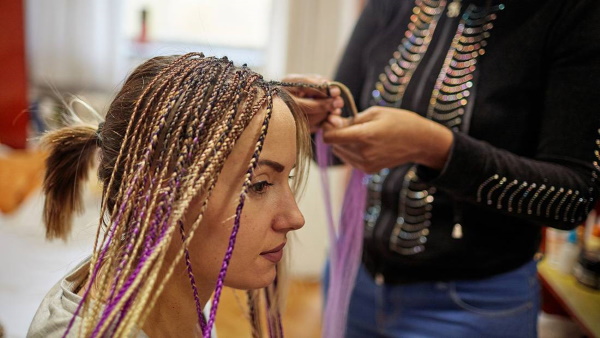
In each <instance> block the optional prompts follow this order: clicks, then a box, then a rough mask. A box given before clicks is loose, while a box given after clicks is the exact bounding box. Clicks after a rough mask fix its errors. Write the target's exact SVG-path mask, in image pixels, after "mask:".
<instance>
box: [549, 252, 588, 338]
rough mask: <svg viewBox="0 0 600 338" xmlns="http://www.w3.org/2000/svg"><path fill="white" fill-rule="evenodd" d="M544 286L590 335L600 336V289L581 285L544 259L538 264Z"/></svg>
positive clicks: (554, 299)
mask: <svg viewBox="0 0 600 338" xmlns="http://www.w3.org/2000/svg"><path fill="white" fill-rule="evenodd" d="M538 273H539V277H540V281H541V282H542V288H543V289H544V290H545V291H547V292H548V293H547V295H549V296H550V298H551V299H547V298H546V299H544V301H546V302H548V301H549V302H556V303H557V305H558V306H560V308H562V309H563V310H564V312H565V313H566V314H567V315H568V316H569V317H571V318H572V319H573V320H574V321H575V322H577V323H578V324H579V326H580V327H581V329H582V331H584V332H585V333H586V335H587V336H588V337H600V290H593V289H591V288H588V287H586V286H584V285H581V284H580V283H579V282H578V281H577V280H576V279H575V277H573V276H572V275H567V274H564V273H562V272H560V271H557V270H556V269H554V267H552V266H551V265H550V264H548V262H547V261H545V260H542V261H540V263H539V264H538Z"/></svg>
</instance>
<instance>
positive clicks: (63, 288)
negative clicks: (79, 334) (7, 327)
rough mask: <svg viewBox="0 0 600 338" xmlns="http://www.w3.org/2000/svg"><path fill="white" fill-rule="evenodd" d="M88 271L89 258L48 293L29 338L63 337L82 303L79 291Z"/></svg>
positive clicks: (30, 329) (75, 324) (30, 328)
mask: <svg viewBox="0 0 600 338" xmlns="http://www.w3.org/2000/svg"><path fill="white" fill-rule="evenodd" d="M88 270H89V258H87V259H85V260H84V261H82V262H81V263H80V264H78V265H77V266H76V267H75V268H74V269H73V270H72V271H71V272H69V273H68V274H67V275H66V276H65V277H63V278H62V279H61V280H60V281H59V282H58V283H56V285H54V286H53V287H52V289H50V291H48V293H47V294H46V296H45V297H44V299H43V300H42V303H41V304H40V306H39V308H38V310H37V312H36V313H35V315H34V316H33V320H32V321H31V325H30V326H29V332H28V333H27V337H28V338H29V337H31V338H34V337H35V338H37V337H40V338H41V337H62V336H63V334H64V332H65V330H66V329H67V327H68V325H69V322H70V321H71V318H73V314H74V313H75V311H76V310H77V305H78V304H79V302H80V301H81V297H80V296H79V295H78V294H77V290H78V289H79V287H80V286H81V284H82V283H83V282H84V281H85V278H86V276H87V273H88ZM78 323H79V318H76V320H75V323H74V326H77V324H78ZM74 329H76V328H75V327H74ZM76 331H77V330H73V331H72V332H76Z"/></svg>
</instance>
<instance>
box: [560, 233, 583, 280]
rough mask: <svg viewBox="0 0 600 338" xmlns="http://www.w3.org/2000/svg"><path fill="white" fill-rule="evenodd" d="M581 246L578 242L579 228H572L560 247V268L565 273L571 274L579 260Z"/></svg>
mask: <svg viewBox="0 0 600 338" xmlns="http://www.w3.org/2000/svg"><path fill="white" fill-rule="evenodd" d="M579 252H580V248H579V245H578V244H577V230H571V231H570V232H569V234H568V235H567V240H566V241H565V243H563V244H562V246H561V248H560V254H559V257H558V265H557V267H558V270H559V271H561V272H562V273H565V274H571V272H573V267H574V266H575V263H576V262H577V257H578V256H579Z"/></svg>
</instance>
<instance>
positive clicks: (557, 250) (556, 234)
mask: <svg viewBox="0 0 600 338" xmlns="http://www.w3.org/2000/svg"><path fill="white" fill-rule="evenodd" d="M568 234H569V232H568V231H564V230H558V229H553V228H546V246H545V251H544V256H545V259H547V261H548V263H549V264H550V265H552V266H553V267H554V268H558V266H559V263H560V256H561V251H562V247H563V245H564V244H565V242H566V241H567V236H568Z"/></svg>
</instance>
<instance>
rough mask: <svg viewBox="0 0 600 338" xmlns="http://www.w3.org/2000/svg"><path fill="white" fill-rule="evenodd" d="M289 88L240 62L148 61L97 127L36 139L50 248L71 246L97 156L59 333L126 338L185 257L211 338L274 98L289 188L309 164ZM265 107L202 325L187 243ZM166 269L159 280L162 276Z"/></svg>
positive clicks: (272, 299)
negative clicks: (78, 284)
mask: <svg viewBox="0 0 600 338" xmlns="http://www.w3.org/2000/svg"><path fill="white" fill-rule="evenodd" d="M286 85H294V86H298V84H286V83H277V82H268V81H265V80H264V79H263V78H262V76H260V75H259V74H257V73H255V72H253V71H251V70H250V69H249V68H247V67H246V66H245V65H244V66H242V67H236V66H234V65H233V63H232V62H231V61H229V60H228V59H227V58H214V57H205V56H204V55H203V54H201V53H190V54H186V55H183V56H170V57H155V58H153V59H150V60H148V61H146V62H145V63H143V64H142V65H140V66H139V67H138V68H137V69H135V70H134V71H133V73H132V74H131V75H130V76H129V77H128V79H127V80H126V81H125V83H124V85H123V87H122V89H121V90H120V92H119V93H118V94H117V96H116V98H115V99H114V100H113V102H112V104H111V105H110V108H109V110H108V112H107V115H106V120H105V121H104V122H103V124H102V127H101V128H99V129H98V130H97V129H96V128H95V127H93V126H71V127H66V128H62V129H59V130H57V131H54V132H51V133H49V134H47V135H46V136H45V137H44V139H43V142H44V144H45V145H46V146H47V147H48V148H49V149H50V155H49V157H48V160H47V172H46V176H45V180H44V192H45V194H46V201H45V205H44V221H45V224H46V229H47V232H46V234H47V237H48V238H50V239H52V238H63V239H66V238H67V237H68V234H69V232H70V230H71V222H72V221H71V217H72V214H73V212H74V211H77V210H79V209H80V208H81V202H80V201H81V186H82V181H83V180H84V179H85V178H86V175H87V172H88V170H87V169H88V168H90V167H91V166H92V164H93V161H94V154H95V153H96V149H99V150H100V151H99V153H100V160H99V167H98V176H99V179H100V181H101V183H102V186H103V193H102V204H101V216H100V221H99V223H100V224H99V225H100V226H99V227H98V230H97V233H96V241H95V244H94V250H93V254H92V258H91V262H90V271H89V275H88V279H87V281H86V286H85V289H84V292H83V294H82V301H81V302H80V304H79V305H78V307H77V310H76V312H75V314H74V316H73V318H72V319H71V322H70V323H69V325H68V328H67V330H66V332H65V334H64V336H67V335H68V334H69V331H70V330H71V328H72V327H73V324H74V321H75V318H76V317H77V316H81V317H82V325H81V327H80V331H79V334H80V335H82V336H86V337H87V336H92V337H98V336H104V335H106V334H109V335H116V336H123V335H128V334H130V333H132V332H135V330H136V329H139V328H140V327H141V326H142V325H143V323H144V322H145V320H146V318H147V317H148V315H149V313H150V311H151V310H152V308H153V307H154V305H155V304H156V302H157V299H158V297H159V295H160V294H161V292H162V290H163V289H164V287H165V284H166V283H167V281H168V280H169V278H170V277H171V275H172V274H173V271H174V269H175V266H176V265H177V263H178V262H179V261H181V260H182V259H183V261H184V262H185V264H186V267H187V274H188V277H189V279H190V285H191V288H192V292H193V295H194V299H195V303H196V311H197V315H198V323H199V326H200V327H201V330H202V334H203V336H204V337H209V336H210V332H211V329H212V327H213V325H214V321H215V315H216V311H217V308H218V304H219V297H220V294H221V290H222V288H223V281H224V278H225V275H226V273H227V267H228V265H229V260H230V259H231V255H232V252H233V249H234V245H235V240H236V236H237V232H238V230H239V227H240V215H241V211H242V208H243V207H244V202H245V198H246V194H247V192H248V188H249V186H250V180H251V178H252V174H253V172H254V169H255V167H256V165H257V162H258V158H259V156H260V154H261V151H262V147H263V144H264V140H265V137H266V135H267V131H268V128H269V121H270V118H271V113H272V109H273V98H274V96H277V97H279V98H281V99H282V100H283V101H284V102H285V103H286V104H287V105H288V107H289V108H290V110H291V112H292V114H293V116H294V119H295V120H296V125H297V128H296V129H297V135H296V138H297V144H298V148H299V149H298V155H297V156H298V159H297V163H298V167H297V169H296V171H297V173H298V174H297V175H296V180H295V182H294V187H293V188H295V189H296V190H298V189H299V188H300V184H301V182H302V181H303V176H304V171H305V169H306V165H307V159H308V158H310V138H309V135H308V130H307V126H306V122H305V121H304V116H303V114H301V113H300V111H299V109H298V107H296V106H295V104H294V102H293V100H292V99H291V98H290V96H289V95H288V94H287V93H286V91H285V90H284V89H283V88H282V87H284V86H286ZM302 86H312V87H314V88H315V89H317V90H322V89H323V88H322V86H314V85H302ZM263 109H266V114H265V115H264V120H263V122H262V125H261V129H260V135H259V137H258V140H257V141H256V143H255V145H254V153H253V155H252V157H251V160H250V162H249V163H248V164H247V170H246V172H245V175H244V183H243V185H242V186H241V187H240V194H239V200H238V206H237V209H236V215H235V221H234V226H233V229H232V232H231V236H230V239H229V246H228V248H227V252H226V254H225V257H224V259H223V262H222V266H221V269H220V271H219V276H218V280H217V286H216V288H215V292H214V297H213V300H212V306H211V312H210V315H209V317H208V318H205V317H204V315H203V313H202V304H201V303H200V300H199V296H198V290H197V286H196V281H195V279H194V273H193V270H192V265H191V263H190V254H189V249H188V245H189V243H190V240H191V239H192V237H193V236H194V233H195V231H196V230H197V228H198V226H199V225H200V222H201V221H202V217H203V215H204V212H205V211H206V209H207V206H208V203H209V198H210V196H211V193H212V191H213V189H214V187H215V184H216V181H217V178H218V176H219V174H220V172H221V170H222V169H223V165H224V163H225V161H226V159H227V158H228V156H229V155H230V153H231V151H232V149H233V147H234V145H235V144H236V142H237V140H238V139H239V138H240V135H241V134H242V132H243V131H244V130H245V129H246V128H247V127H248V125H249V123H250V121H251V120H252V119H253V117H255V116H256V115H257V114H258V112H260V111H262V110H263ZM198 196H202V199H203V200H202V201H201V208H200V212H199V216H198V217H197V218H196V219H195V220H193V222H192V224H191V226H189V227H188V228H187V229H186V228H185V226H184V222H182V217H183V216H184V214H185V213H186V211H187V210H188V208H189V207H190V203H191V201H192V199H194V198H197V197H198ZM102 229H103V230H104V231H102ZM177 232H179V234H177ZM174 240H178V241H180V242H181V245H180V246H181V248H180V250H179V251H178V253H177V255H176V256H175V258H174V259H172V260H171V259H168V258H167V256H166V252H167V248H168V247H169V246H170V245H171V243H172V241H174ZM161 268H163V270H161ZM164 269H166V271H167V272H166V274H163V273H162V272H164V271H165V270H164ZM277 271H278V274H279V273H280V271H281V268H280V267H279V266H278V268H277ZM159 272H160V273H159ZM276 288H277V285H276V283H273V285H270V286H269V287H267V288H266V290H265V295H267V306H268V307H269V309H268V311H267V316H268V322H269V328H270V330H269V331H270V336H272V337H280V336H282V332H281V331H282V330H281V321H280V317H279V312H278V303H277V299H276V296H275V295H276V294H275V291H276ZM91 290H94V291H93V292H94V297H93V298H95V299H101V300H102V301H101V302H100V301H92V296H91V295H90V291H91ZM257 298H258V297H254V296H253V297H252V302H253V304H258V301H257ZM251 311H252V312H253V314H255V312H256V306H251ZM254 318H256V316H254ZM252 322H253V334H254V336H257V335H259V334H260V332H261V328H260V320H253V321H252Z"/></svg>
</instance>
